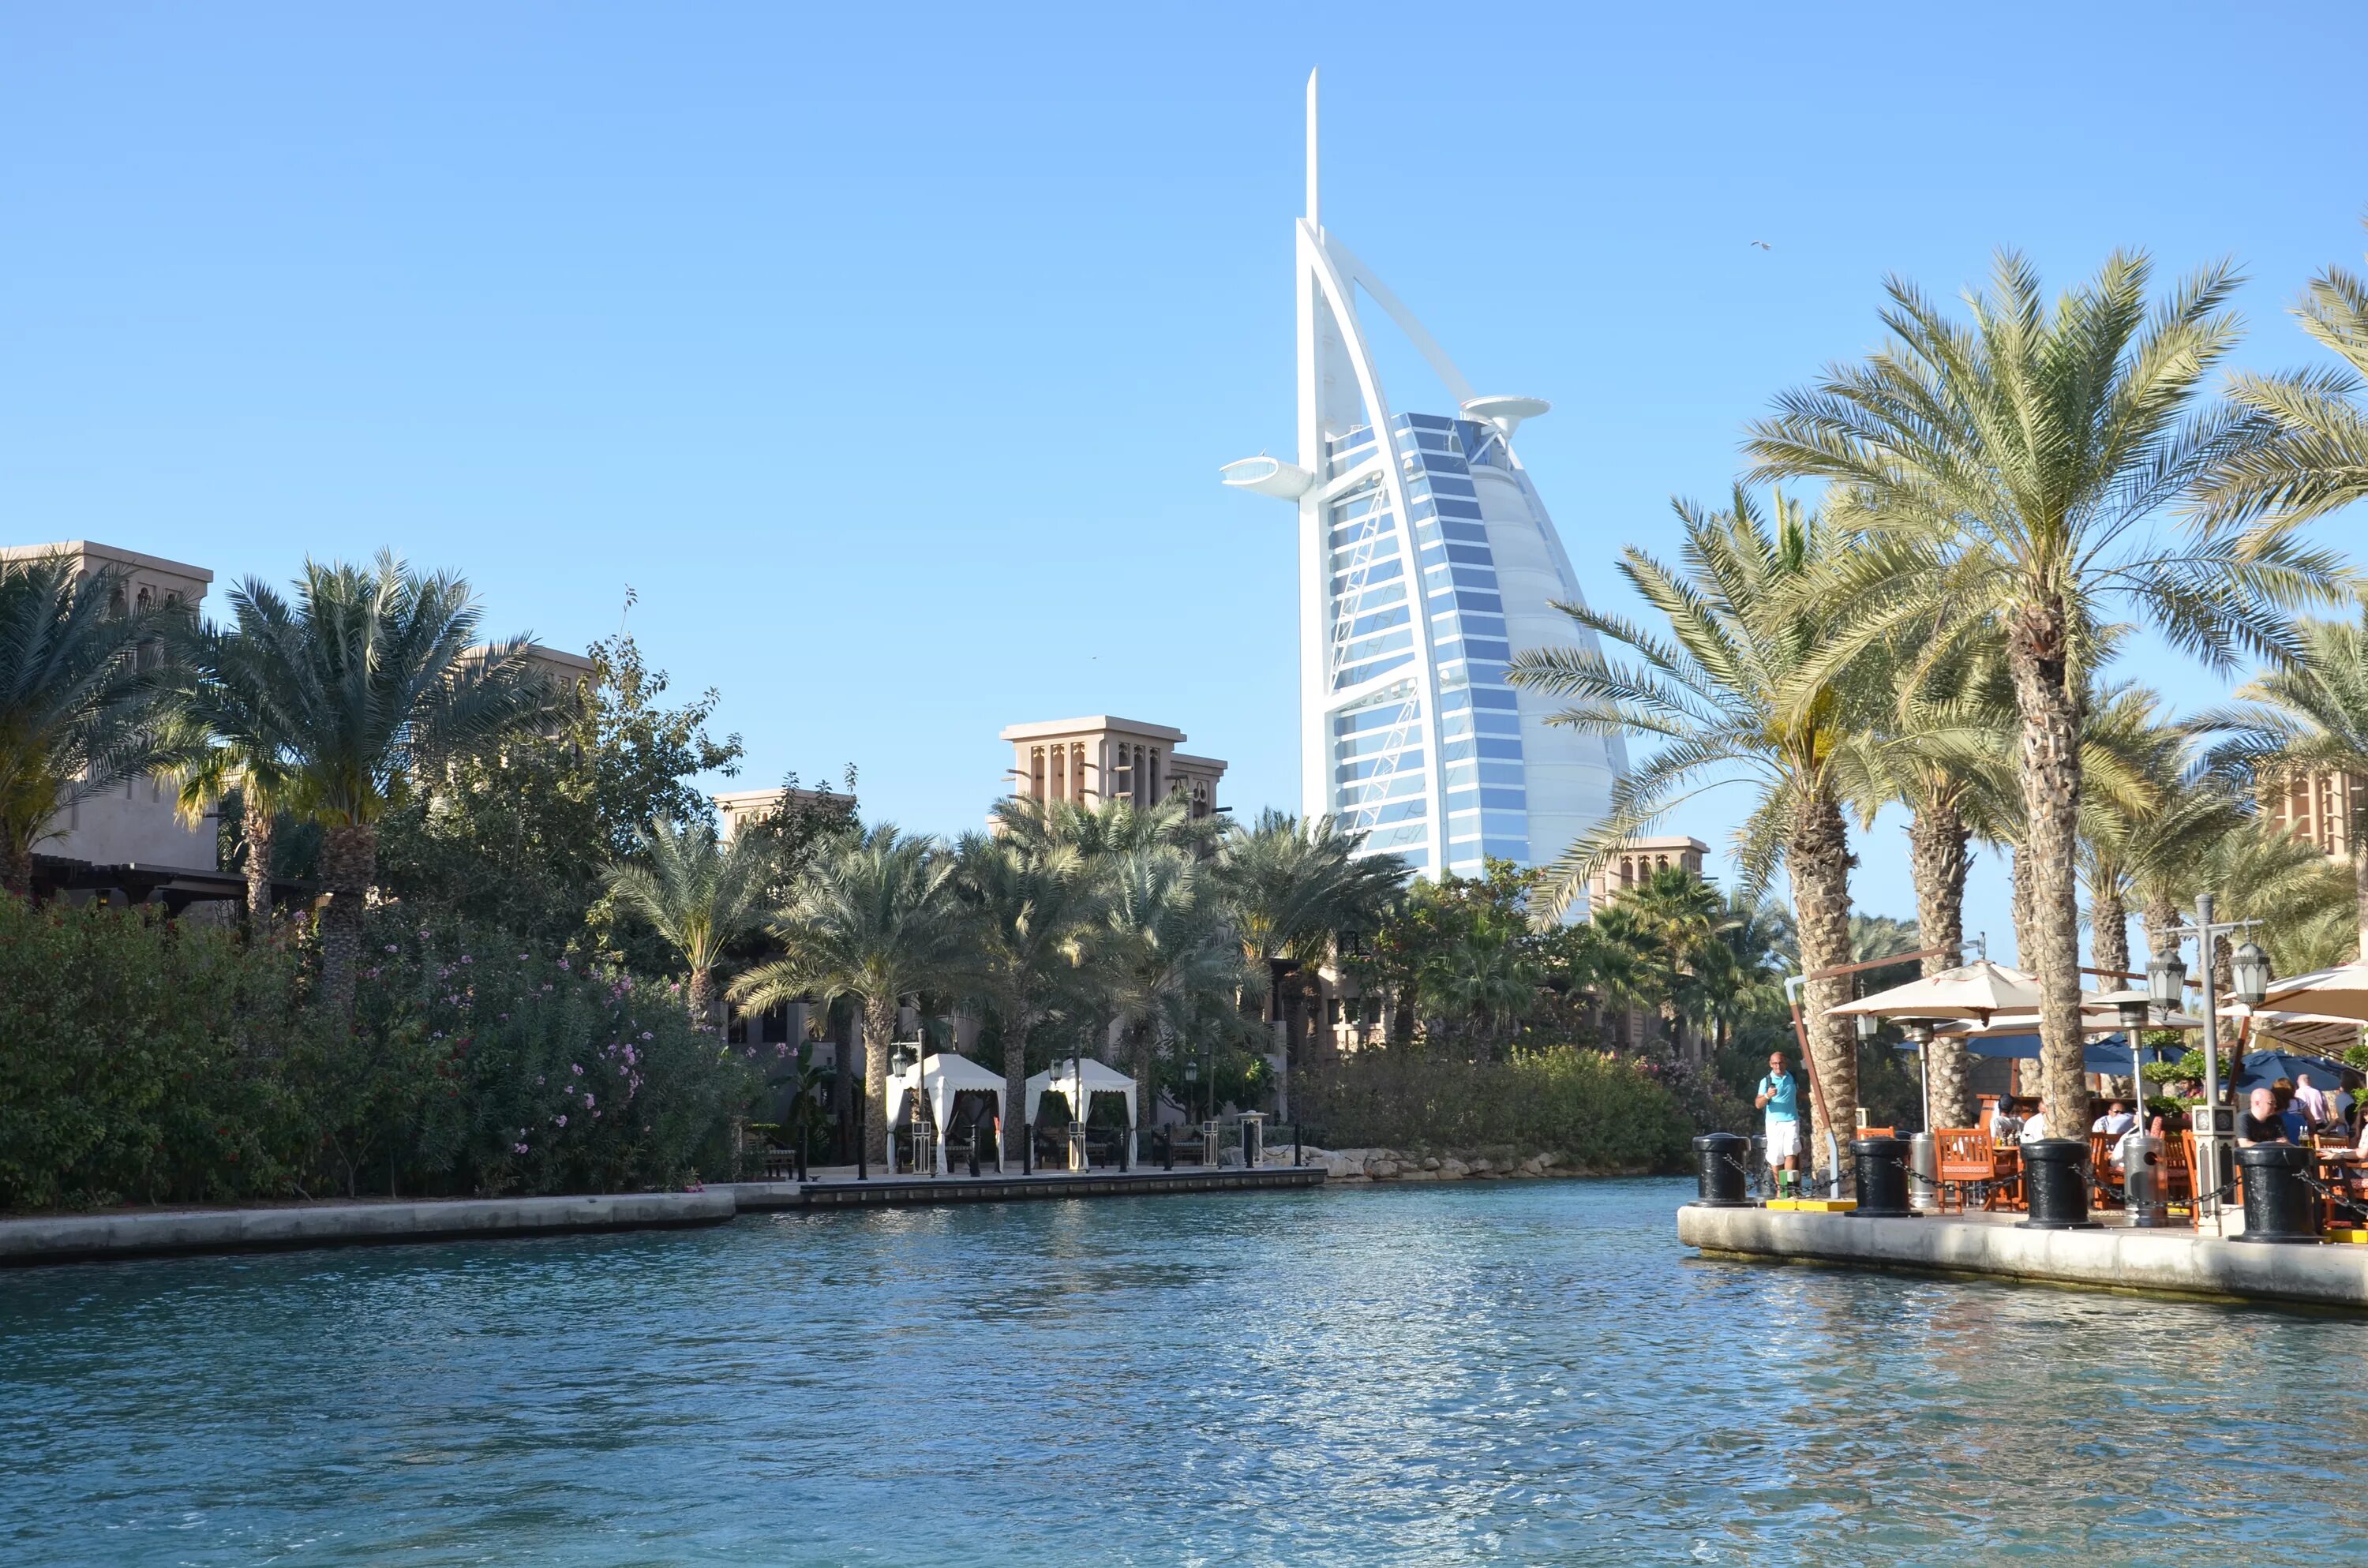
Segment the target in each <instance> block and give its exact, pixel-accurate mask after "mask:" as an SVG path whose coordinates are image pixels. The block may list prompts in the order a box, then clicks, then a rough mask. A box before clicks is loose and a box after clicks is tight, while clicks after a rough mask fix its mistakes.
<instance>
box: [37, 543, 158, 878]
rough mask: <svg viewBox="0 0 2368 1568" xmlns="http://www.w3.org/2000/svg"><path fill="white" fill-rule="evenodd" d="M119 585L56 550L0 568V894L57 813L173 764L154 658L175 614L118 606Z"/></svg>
mask: <svg viewBox="0 0 2368 1568" xmlns="http://www.w3.org/2000/svg"><path fill="white" fill-rule="evenodd" d="M121 581H122V579H121V577H120V575H119V574H115V573H112V572H96V573H92V574H88V575H78V574H77V572H76V568H75V564H74V561H73V560H72V559H71V558H69V557H66V556H63V555H48V556H39V557H35V558H33V559H30V560H23V561H9V562H0V888H6V890H7V891H8V892H14V893H16V894H17V895H18V896H20V897H22V896H25V895H28V894H29V893H30V892H32V889H33V850H34V846H37V845H39V844H40V842H41V841H42V840H43V839H44V838H47V837H49V836H50V835H51V834H52V833H53V832H54V831H55V824H56V822H57V818H58V816H59V813H60V812H63V811H64V810H66V808H68V807H69V806H72V805H73V804H74V802H76V801H83V800H87V799H89V798H90V797H91V796H94V795H98V794H103V793H105V792H106V791H107V790H112V789H114V788H115V787H116V786H118V785H120V784H122V783H123V782H124V781H125V780H127V779H131V778H139V777H140V776H142V774H146V773H152V772H155V771H158V770H160V769H161V768H164V767H169V766H171V765H172V764H173V763H174V762H176V761H177V760H178V759H179V753H180V748H179V747H178V746H177V744H176V743H175V741H174V739H173V736H172V734H171V733H169V728H168V726H167V725H166V724H165V722H164V720H165V689H166V687H167V685H168V680H167V677H168V676H169V674H170V665H161V666H160V665H157V664H156V663H155V660H156V658H157V655H158V653H161V652H162V644H163V641H164V640H165V638H166V637H167V636H168V634H169V633H171V632H173V631H176V629H177V628H178V627H179V626H180V624H181V616H182V613H183V612H181V611H179V610H177V609H175V610H156V609H144V610H143V609H138V608H126V609H122V610H118V609H117V608H114V603H113V601H114V599H115V597H116V596H117V593H118V591H119V589H120V584H121ZM143 662H145V663H147V664H148V665H149V667H147V668H144V669H143V668H142V664H143Z"/></svg>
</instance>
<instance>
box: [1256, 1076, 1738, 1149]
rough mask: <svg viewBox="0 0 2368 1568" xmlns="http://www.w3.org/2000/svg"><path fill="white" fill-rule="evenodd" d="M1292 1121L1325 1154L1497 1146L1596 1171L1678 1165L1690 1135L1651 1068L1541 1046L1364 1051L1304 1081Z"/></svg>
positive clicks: (1672, 1092)
mask: <svg viewBox="0 0 2368 1568" xmlns="http://www.w3.org/2000/svg"><path fill="white" fill-rule="evenodd" d="M1300 1095H1301V1100H1302V1104H1301V1112H1300V1114H1301V1116H1302V1117H1303V1119H1304V1121H1305V1122H1306V1123H1307V1125H1308V1127H1309V1130H1310V1131H1314V1132H1315V1133H1317V1134H1318V1135H1319V1136H1320V1137H1321V1138H1322V1139H1323V1141H1324V1142H1326V1144H1327V1145H1329V1146H1330V1147H1333V1148H1336V1149H1346V1148H1389V1149H1401V1150H1408V1151H1415V1152H1422V1151H1433V1152H1439V1151H1449V1150H1465V1149H1486V1148H1492V1147H1506V1148H1510V1149H1513V1150H1517V1151H1520V1153H1547V1152H1552V1153H1558V1154H1560V1155H1561V1156H1562V1157H1563V1158H1564V1159H1565V1160H1566V1161H1569V1162H1572V1163H1574V1164H1577V1165H1583V1166H1588V1167H1590V1168H1594V1169H1620V1170H1631V1169H1636V1168H1639V1167H1643V1168H1650V1169H1664V1168H1671V1167H1675V1166H1677V1165H1681V1164H1682V1163H1683V1162H1684V1160H1685V1158H1686V1154H1687V1150H1688V1147H1689V1142H1690V1140H1691V1136H1692V1132H1693V1128H1692V1124H1691V1121H1690V1120H1689V1119H1688V1118H1687V1116H1686V1114H1685V1112H1684V1110H1683V1108H1682V1107H1681V1104H1680V1098H1679V1093H1678V1091H1677V1090H1676V1089H1674V1088H1673V1087H1672V1086H1671V1085H1669V1084H1668V1083H1666V1082H1664V1081H1663V1079H1662V1076H1661V1074H1660V1073H1659V1072H1658V1071H1657V1070H1656V1064H1655V1063H1652V1062H1640V1061H1637V1060H1635V1059H1634V1058H1631V1057H1623V1056H1616V1055H1613V1054H1611V1052H1609V1051H1588V1050H1575V1049H1571V1048H1568V1047H1550V1048H1546V1049H1543V1050H1535V1051H1515V1052H1513V1053H1512V1054H1511V1055H1510V1056H1508V1057H1507V1058H1506V1059H1504V1060H1502V1061H1486V1062H1481V1061H1469V1060H1465V1059H1463V1058H1462V1057H1460V1056H1457V1055H1453V1054H1450V1053H1446V1052H1438V1053H1434V1052H1432V1051H1426V1050H1423V1049H1421V1048H1419V1047H1395V1048H1389V1049H1384V1050H1374V1051H1359V1052H1357V1053H1356V1054H1354V1055H1351V1056H1347V1057H1343V1058H1342V1059H1341V1060H1340V1061H1338V1062H1335V1063H1332V1064H1330V1065H1328V1066H1326V1067H1325V1068H1322V1069H1320V1070H1318V1071H1315V1072H1312V1073H1309V1074H1305V1075H1304V1077H1303V1080H1302V1085H1301V1088H1300Z"/></svg>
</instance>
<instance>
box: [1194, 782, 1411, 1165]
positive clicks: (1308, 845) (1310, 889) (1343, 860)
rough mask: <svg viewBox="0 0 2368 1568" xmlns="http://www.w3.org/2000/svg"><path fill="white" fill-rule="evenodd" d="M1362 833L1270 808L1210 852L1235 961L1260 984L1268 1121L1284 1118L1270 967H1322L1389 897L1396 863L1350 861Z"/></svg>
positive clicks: (1282, 1024)
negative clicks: (1267, 1048)
mask: <svg viewBox="0 0 2368 1568" xmlns="http://www.w3.org/2000/svg"><path fill="white" fill-rule="evenodd" d="M1363 844H1364V835H1362V834H1360V833H1350V832H1347V831H1345V830H1343V829H1342V828H1341V827H1340V826H1339V825H1338V824H1337V823H1335V822H1334V821H1333V820H1332V819H1331V818H1330V817H1310V818H1308V819H1306V820H1305V821H1304V822H1303V821H1302V820H1301V819H1299V818H1297V817H1293V816H1291V815H1289V814H1287V813H1285V812H1278V811H1276V810H1274V809H1273V808H1272V807H1269V808H1268V809H1266V810H1265V811H1262V812H1259V813H1258V821H1257V822H1256V823H1255V824H1252V825H1251V826H1250V827H1248V828H1247V829H1240V830H1236V831H1235V832H1233V833H1231V834H1228V835H1226V837H1225V839H1224V842H1223V844H1222V845H1221V846H1219V848H1218V851H1217V867H1218V874H1219V878H1220V881H1221V886H1222V889H1223V898H1224V907H1225V909H1226V911H1227V913H1228V914H1229V915H1231V917H1232V921H1233V927H1234V930H1235V933H1236V935H1238V936H1239V937H1240V939H1241V948H1242V958H1243V960H1244V961H1245V962H1246V963H1247V965H1249V966H1250V968H1251V969H1252V971H1254V972H1255V973H1256V974H1257V975H1258V983H1259V984H1262V985H1263V986H1264V987H1265V991H1266V997H1265V1021H1266V1023H1267V1025H1268V1027H1269V1028H1270V1029H1271V1030H1272V1031H1273V1032H1274V1035H1275V1037H1276V1038H1275V1053H1276V1056H1277V1058H1278V1060H1279V1061H1280V1062H1281V1072H1280V1073H1279V1074H1277V1077H1276V1080H1275V1114H1276V1115H1277V1117H1279V1118H1281V1119H1283V1120H1286V1121H1287V1120H1289V1119H1290V1118H1291V1046H1292V1028H1291V1020H1290V1019H1289V1018H1287V1017H1284V1015H1283V1010H1282V993H1281V977H1280V975H1279V974H1278V973H1277V969H1278V966H1279V965H1280V964H1281V963H1283V962H1285V961H1296V962H1298V963H1300V964H1303V965H1307V964H1315V963H1320V962H1322V961H1323V960H1325V959H1326V957H1328V956H1329V955H1330V953H1331V949H1332V945H1333V941H1334V939H1335V938H1336V937H1338V935H1339V934H1340V933H1341V932H1343V931H1351V930H1360V929H1368V928H1370V927H1371V926H1372V925H1374V924H1375V923H1376V922H1378V921H1379V920H1380V918H1381V915H1382V913H1383V910H1385V909H1387V908H1388V907H1389V905H1390V903H1392V902H1393V901H1394V900H1395V898H1396V897H1397V895H1398V892H1399V890H1400V889H1401V888H1402V887H1403V886H1404V884H1405V881H1406V862H1405V861H1403V860H1401V859H1399V858H1397V857H1396V856H1395V855H1368V856H1362V857H1360V855H1359V854H1358V851H1359V849H1360V848H1361V847H1362V846H1363Z"/></svg>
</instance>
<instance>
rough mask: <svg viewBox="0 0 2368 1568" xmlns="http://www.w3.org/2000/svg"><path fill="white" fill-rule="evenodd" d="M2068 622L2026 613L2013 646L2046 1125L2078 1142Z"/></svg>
mask: <svg viewBox="0 0 2368 1568" xmlns="http://www.w3.org/2000/svg"><path fill="white" fill-rule="evenodd" d="M2068 627H2069V622H2068V618H2067V617H2066V614H2065V612H2064V608H2063V606H2062V605H2061V604H2060V603H2055V602H2042V603H2039V604H2033V605H2026V606H2024V607H2023V608H2021V610H2019V611H2018V612H2017V613H2016V616H2015V618H2014V621H2013V623H2012V625H2011V626H2010V628H2009V632H2008V638H2007V664H2008V667H2009V670H2010V671H2011V672H2012V674H2013V676H2014V698H2015V707H2016V709H2017V710H2018V711H2019V712H2020V713H2021V718H2022V756H2021V775H2022V811H2023V831H2022V846H2021V857H2020V858H2021V859H2025V860H2028V862H2029V864H2028V867H2027V868H2021V869H2023V870H2024V875H2025V877H2026V878H2027V879H2028V881H2029V885H2030V889H2031V935H2032V949H2033V953H2032V956H2033V957H2034V958H2035V959H2036V960H2037V961H2036V962H2035V963H2031V964H2028V965H2027V966H2026V967H2029V968H2031V969H2032V971H2034V972H2035V973H2036V974H2037V976H2038V979H2039V1054H2040V1085H2041V1091H2040V1092H2041V1094H2042V1095H2043V1096H2044V1098H2045V1100H2046V1102H2047V1103H2046V1115H2047V1124H2048V1126H2049V1127H2051V1128H2053V1129H2055V1131H2057V1132H2059V1133H2069V1134H2071V1135H2074V1136H2078V1131H2079V1130H2080V1129H2082V1128H2085V1127H2087V1126H2088V1125H2089V1085H2088V1082H2087V1078H2086V1076H2085V1074H2084V1072H2083V1064H2082V1062H2081V1036H2080V904H2079V896H2078V885H2077V879H2076V877H2075V876H2074V872H2073V868H2074V865H2075V863H2076V862H2075V856H2076V855H2077V854H2078V849H2079V840H2078V834H2079V825H2080V824H2079V817H2080V720H2081V708H2082V706H2083V703H2082V700H2081V694H2080V693H2079V692H2078V690H2077V689H2076V688H2075V687H2074V685H2073V684H2072V681H2071V678H2070V671H2069V669H2068V667H2067V663H2066V660H2067V635H2066V634H2067V631H2068Z"/></svg>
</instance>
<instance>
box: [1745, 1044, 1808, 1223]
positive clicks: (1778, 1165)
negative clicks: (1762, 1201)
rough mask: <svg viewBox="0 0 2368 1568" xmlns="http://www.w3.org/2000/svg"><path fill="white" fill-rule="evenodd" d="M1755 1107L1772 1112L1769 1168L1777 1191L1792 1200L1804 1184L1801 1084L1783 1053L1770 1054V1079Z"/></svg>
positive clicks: (1762, 1084) (1762, 1081)
mask: <svg viewBox="0 0 2368 1568" xmlns="http://www.w3.org/2000/svg"><path fill="white" fill-rule="evenodd" d="M1752 1104H1754V1105H1756V1106H1758V1107H1759V1108H1760V1109H1762V1110H1764V1111H1766V1112H1767V1113H1768V1168H1769V1169H1770V1170H1772V1171H1774V1172H1775V1173H1776V1188H1777V1191H1778V1192H1779V1193H1780V1194H1781V1195H1782V1196H1783V1197H1786V1198H1790V1197H1792V1196H1793V1193H1794V1191H1795V1189H1797V1188H1798V1187H1800V1185H1801V1081H1800V1080H1799V1079H1798V1078H1795V1077H1793V1074H1792V1070H1791V1069H1790V1068H1789V1067H1788V1066H1786V1065H1785V1062H1784V1053H1783V1052H1782V1051H1770V1052H1769V1053H1768V1076H1766V1077H1765V1078H1762V1079H1760V1080H1759V1098H1758V1099H1756V1100H1754V1101H1752Z"/></svg>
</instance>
